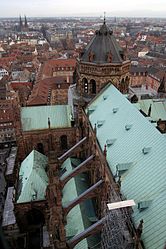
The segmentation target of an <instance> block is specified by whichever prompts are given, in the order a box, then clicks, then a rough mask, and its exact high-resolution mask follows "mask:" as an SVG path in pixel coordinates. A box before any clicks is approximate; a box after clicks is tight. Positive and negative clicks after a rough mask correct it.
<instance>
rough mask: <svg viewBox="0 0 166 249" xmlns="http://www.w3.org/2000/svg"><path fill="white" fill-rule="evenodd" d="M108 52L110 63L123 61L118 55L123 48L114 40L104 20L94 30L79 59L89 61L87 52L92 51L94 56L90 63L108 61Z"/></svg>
mask: <svg viewBox="0 0 166 249" xmlns="http://www.w3.org/2000/svg"><path fill="white" fill-rule="evenodd" d="M110 52H111V55H112V63H122V62H123V59H122V57H121V55H120V53H122V54H123V50H122V48H121V47H120V46H119V44H118V42H117V41H116V38H115V37H114V35H113V31H112V30H109V28H108V27H107V25H106V23H105V22H104V23H103V25H102V26H101V27H100V30H96V32H95V35H94V37H93V38H92V40H91V41H90V42H89V44H88V45H87V47H86V48H85V50H84V54H83V55H82V57H81V61H83V62H89V54H90V53H93V54H94V58H93V60H92V61H91V62H92V63H99V64H100V63H101V64H102V63H108V60H107V57H108V54H109V53H110Z"/></svg>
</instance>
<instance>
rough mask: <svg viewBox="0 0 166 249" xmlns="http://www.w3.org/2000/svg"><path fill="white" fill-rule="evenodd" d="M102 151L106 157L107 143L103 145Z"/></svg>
mask: <svg viewBox="0 0 166 249" xmlns="http://www.w3.org/2000/svg"><path fill="white" fill-rule="evenodd" d="M103 153H104V156H105V158H106V157H107V145H106V144H105V145H104V152H103Z"/></svg>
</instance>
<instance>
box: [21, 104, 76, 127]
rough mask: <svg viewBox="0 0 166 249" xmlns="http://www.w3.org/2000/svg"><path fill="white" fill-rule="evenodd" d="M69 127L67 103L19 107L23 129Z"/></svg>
mask: <svg viewBox="0 0 166 249" xmlns="http://www.w3.org/2000/svg"><path fill="white" fill-rule="evenodd" d="M48 118H49V119H50V127H51V128H65V127H71V120H70V118H71V108H70V106H69V105H54V106H33V107H22V108H21V123H22V129H23V131H32V130H43V129H48Z"/></svg>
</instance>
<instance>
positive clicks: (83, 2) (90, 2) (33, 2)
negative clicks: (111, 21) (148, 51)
mask: <svg viewBox="0 0 166 249" xmlns="http://www.w3.org/2000/svg"><path fill="white" fill-rule="evenodd" d="M104 11H106V13H107V14H106V15H108V16H115V15H116V16H152V17H154V16H156V17H166V0H0V17H16V16H19V15H20V14H21V15H24V14H26V15H27V16H31V17H33V16H41V17H42V16H52V17H54V16H61V15H63V16H64V15H65V16H71V15H75V16H79V15H80V14H82V15H86V16H88V15H89V16H90V15H96V16H99V15H103V12H104Z"/></svg>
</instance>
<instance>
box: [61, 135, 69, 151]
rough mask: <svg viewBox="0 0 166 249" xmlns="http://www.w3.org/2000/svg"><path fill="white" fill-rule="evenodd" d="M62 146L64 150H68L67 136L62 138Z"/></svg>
mask: <svg viewBox="0 0 166 249" xmlns="http://www.w3.org/2000/svg"><path fill="white" fill-rule="evenodd" d="M60 146H61V149H62V150H67V148H68V145H67V136H66V135H62V136H61V137H60Z"/></svg>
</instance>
